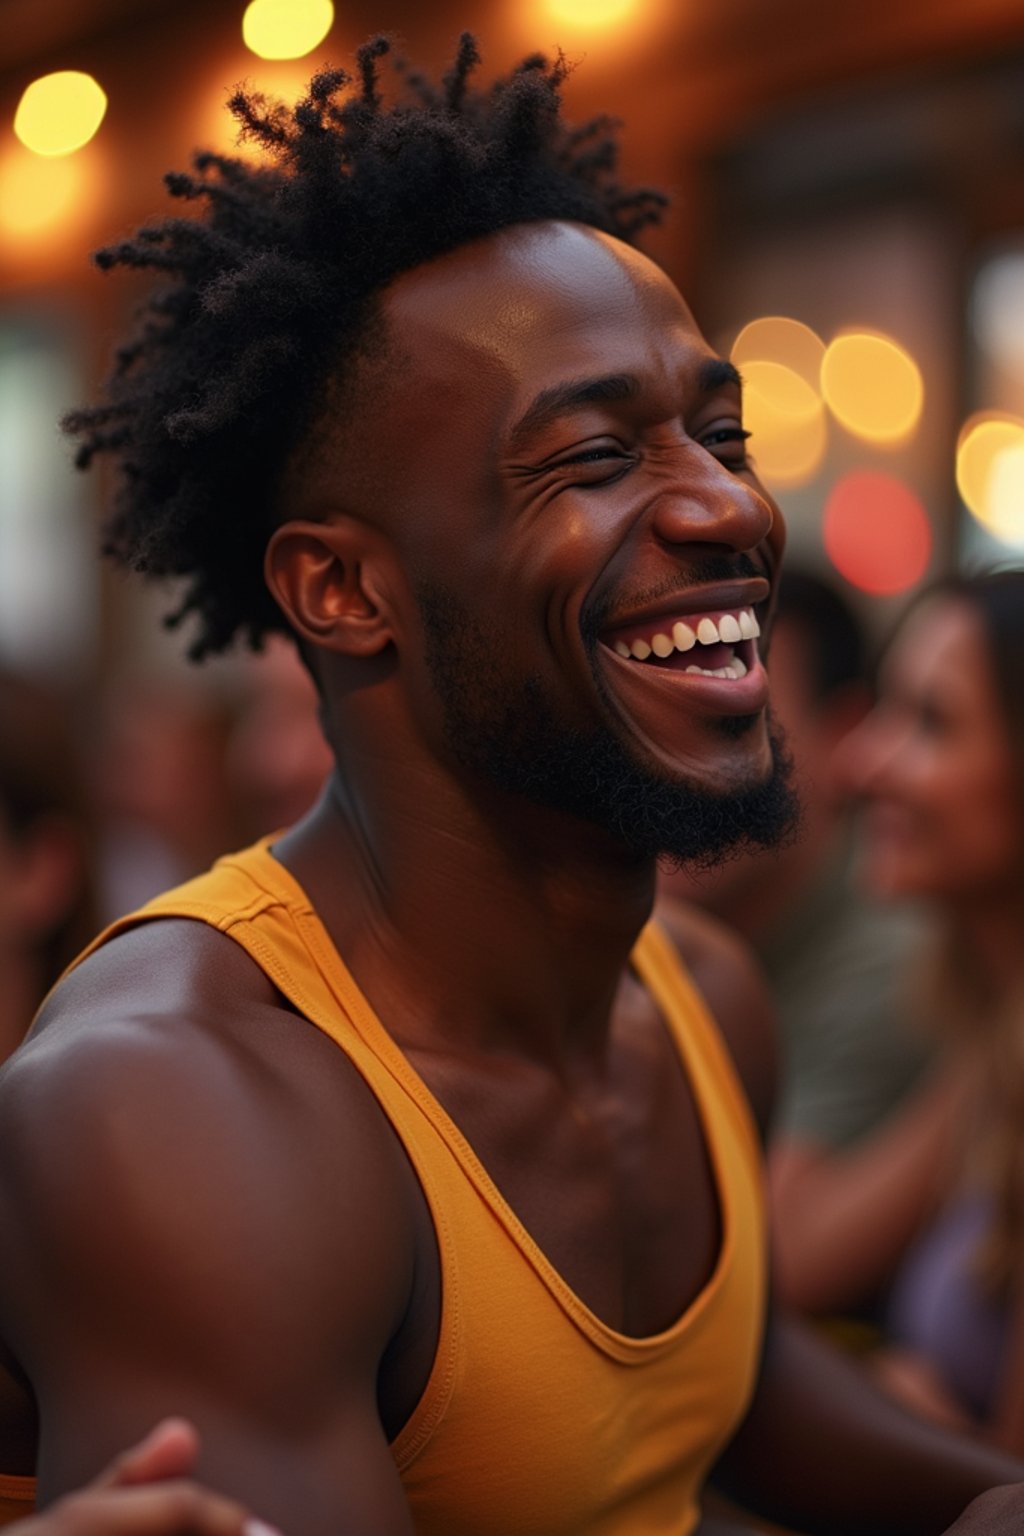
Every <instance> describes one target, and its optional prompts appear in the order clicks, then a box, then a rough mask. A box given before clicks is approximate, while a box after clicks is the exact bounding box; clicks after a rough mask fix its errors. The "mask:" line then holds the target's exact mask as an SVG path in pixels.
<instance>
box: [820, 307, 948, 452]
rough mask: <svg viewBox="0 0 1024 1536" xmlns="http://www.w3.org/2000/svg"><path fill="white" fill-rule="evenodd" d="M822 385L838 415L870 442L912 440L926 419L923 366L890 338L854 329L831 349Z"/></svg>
mask: <svg viewBox="0 0 1024 1536" xmlns="http://www.w3.org/2000/svg"><path fill="white" fill-rule="evenodd" d="M821 388H822V393H823V394H824V396H825V400H826V402H827V404H828V406H829V409H830V410H831V411H832V414H833V415H834V416H835V417H836V418H837V420H838V421H840V422H841V423H842V424H843V426H844V427H845V428H846V429H847V431H848V432H852V433H853V434H854V435H855V436H856V437H862V438H866V439H867V440H868V442H871V443H877V444H884V445H888V446H895V445H897V444H899V443H903V442H906V440H907V439H908V438H909V437H910V436H911V434H912V433H913V431H914V429H915V427H916V426H917V424H918V422H919V421H920V419H921V410H922V408H923V405H924V384H923V382H922V379H921V370H920V369H919V368H918V366H917V364H916V363H915V362H914V359H913V358H912V357H911V356H910V353H909V352H907V351H906V350H905V349H904V348H903V347H901V346H899V345H898V343H897V342H895V341H893V340H892V339H891V338H890V337H888V336H881V335H879V334H877V333H875V332H870V331H848V332H844V333H843V334H842V335H840V336H837V337H836V338H835V340H834V341H832V342H831V343H830V344H829V346H828V347H827V348H826V349H825V357H824V360H823V362H822V365H821Z"/></svg>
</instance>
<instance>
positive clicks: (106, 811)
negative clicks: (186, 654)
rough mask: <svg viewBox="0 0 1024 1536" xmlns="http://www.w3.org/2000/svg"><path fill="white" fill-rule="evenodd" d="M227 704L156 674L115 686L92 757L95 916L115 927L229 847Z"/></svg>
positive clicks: (232, 842) (233, 829) (232, 825)
mask: <svg viewBox="0 0 1024 1536" xmlns="http://www.w3.org/2000/svg"><path fill="white" fill-rule="evenodd" d="M231 726H232V712H231V709H230V708H229V706H228V705H227V704H226V703H225V702H224V701H223V700H222V699H221V698H219V697H218V696H217V695H216V694H214V693H213V691H212V690H210V689H208V688H207V689H204V688H200V687H197V686H195V685H193V686H192V687H188V686H187V685H185V684H182V683H180V682H177V681H171V680H168V679H167V678H161V677H145V676H127V677H122V678H118V679H115V680H113V681H112V682H111V683H109V684H108V686H107V687H106V689H105V691H104V693H103V697H102V700H101V705H100V710H99V716H98V730H97V736H96V740H95V743H94V746H93V749H92V754H91V777H92V782H93V796H94V801H95V805H96V816H97V887H98V900H99V903H100V909H101V910H100V915H101V917H102V919H103V921H104V922H105V923H106V922H112V921H113V920H114V919H115V918H118V917H120V916H121V915H122V914H123V913H125V912H130V911H132V909H133V908H135V907H137V906H139V905H140V904H141V903H142V902H145V901H148V900H149V899H150V897H152V896H155V895H157V893H158V892H159V891H162V890H166V888H167V886H168V885H176V884H178V883H179V882H180V881H182V880H187V879H189V878H190V876H192V875H195V874H198V873H199V871H200V870H202V869H205V868H206V866H207V865H208V864H209V863H211V861H212V860H213V859H215V858H217V856H218V855H219V854H222V853H225V852H227V850H228V849H229V848H233V847H235V846H236V844H237V842H238V840H239V828H238V824H237V821H236V817H235V812H234V807H233V804H232V797H231V794H230V792H229V789H228V783H227V777H226V772H225V753H226V750H227V744H228V739H229V734H230V731H231Z"/></svg>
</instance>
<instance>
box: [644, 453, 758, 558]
mask: <svg viewBox="0 0 1024 1536" xmlns="http://www.w3.org/2000/svg"><path fill="white" fill-rule="evenodd" d="M673 461H674V462H673V463H672V464H671V465H669V464H666V465H665V466H664V468H665V471H666V474H665V489H664V491H663V493H662V494H661V495H660V496H658V497H657V499H656V501H655V504H654V508H653V512H652V518H651V527H652V530H653V532H654V533H655V534H656V535H657V537H659V538H661V539H664V541H665V542H666V543H667V544H689V543H699V544H720V545H723V546H724V547H726V548H728V549H736V550H739V549H744V550H745V549H753V548H755V546H756V545H758V544H761V543H762V542H763V541H764V540H765V539H767V538H768V536H769V534H770V533H771V532H772V529H773V527H775V528H776V532H777V533H780V534H781V526H782V524H781V513H780V512H779V509H778V507H776V506H775V504H774V503H773V502H772V500H771V498H770V497H768V496H766V495H765V494H764V492H763V491H761V490H759V489H758V487H756V486H754V485H751V484H750V483H749V482H748V481H746V480H742V479H740V478H739V477H738V476H737V475H736V474H734V473H733V472H732V471H731V470H730V469H728V468H727V467H726V466H725V465H724V464H719V463H718V461H717V460H716V459H713V458H712V457H711V456H710V455H709V454H708V453H707V451H706V450H705V449H703V448H701V447H700V446H699V444H696V443H690V444H680V445H679V447H678V449H677V451H676V453H675V454H674V455H673Z"/></svg>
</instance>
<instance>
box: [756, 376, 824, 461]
mask: <svg viewBox="0 0 1024 1536" xmlns="http://www.w3.org/2000/svg"><path fill="white" fill-rule="evenodd" d="M743 424H744V426H745V427H746V428H747V431H748V432H749V433H750V452H751V455H752V457H753V460H754V464H755V466H756V468H757V473H758V475H759V476H760V477H761V478H762V479H763V480H764V481H765V482H766V483H767V484H769V485H773V486H796V485H803V484H804V483H805V482H806V481H808V480H809V479H810V478H811V476H812V475H813V474H814V473H815V472H816V471H817V469H818V468H819V467H820V465H821V461H822V459H823V458H824V456H825V447H826V443H827V438H828V433H827V430H826V426H825V408H824V406H823V405H822V403H821V397H820V396H819V395H818V393H817V391H816V390H815V389H814V388H813V387H812V386H811V385H810V384H809V383H808V382H807V380H806V379H804V378H802V377H801V375H800V374H799V373H796V372H795V371H794V370H793V369H792V368H787V367H785V366H784V365H783V364H782V363H773V362H764V361H751V362H748V363H747V364H746V365H745V366H744V368H743Z"/></svg>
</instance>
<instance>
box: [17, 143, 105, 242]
mask: <svg viewBox="0 0 1024 1536" xmlns="http://www.w3.org/2000/svg"><path fill="white" fill-rule="evenodd" d="M84 169H85V168H84V167H83V165H82V163H81V161H80V160H69V159H66V158H63V157H61V158H58V157H53V158H43V157H42V156H40V155H37V154H33V153H32V152H31V151H29V150H27V149H24V148H23V147H22V146H21V145H20V144H14V143H12V144H10V146H9V147H8V148H7V149H6V150H5V151H4V153H3V154H2V155H0V234H2V235H3V236H4V238H5V239H6V240H8V241H11V242H14V243H22V242H30V241H31V240H33V239H35V238H36V237H39V236H41V235H43V234H45V233H46V232H47V231H49V230H51V229H53V228H54V227H55V226H56V225H58V224H60V225H62V226H66V224H67V222H68V220H69V219H70V218H71V217H73V216H74V214H76V213H77V212H78V211H79V210H80V209H81V208H82V207H83V205H84V204H85V202H86V201H87V200H88V197H89V192H90V186H91V182H92V178H91V177H90V176H89V175H87V174H84Z"/></svg>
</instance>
